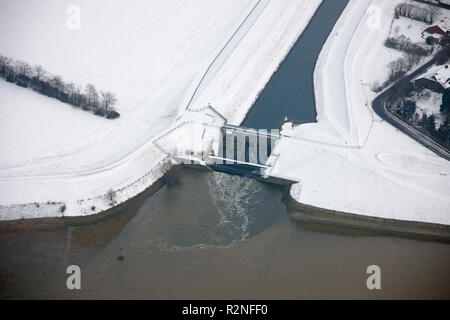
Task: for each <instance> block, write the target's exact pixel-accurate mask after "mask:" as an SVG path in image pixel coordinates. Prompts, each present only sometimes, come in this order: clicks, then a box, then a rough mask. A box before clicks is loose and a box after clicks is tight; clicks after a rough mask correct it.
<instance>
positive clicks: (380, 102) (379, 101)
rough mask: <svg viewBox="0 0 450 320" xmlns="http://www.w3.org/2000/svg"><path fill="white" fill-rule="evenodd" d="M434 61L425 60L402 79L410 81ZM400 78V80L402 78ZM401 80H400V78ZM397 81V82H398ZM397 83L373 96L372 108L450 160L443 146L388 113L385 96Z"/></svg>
mask: <svg viewBox="0 0 450 320" xmlns="http://www.w3.org/2000/svg"><path fill="white" fill-rule="evenodd" d="M434 63H435V59H432V60H431V61H430V62H427V63H426V64H424V65H423V66H421V67H420V68H418V69H417V70H415V71H414V72H413V73H411V74H410V75H409V76H406V77H404V78H403V79H407V80H408V81H411V80H412V79H413V78H414V77H416V76H417V75H419V74H421V73H423V72H424V71H425V70H426V69H428V68H429V67H430V66H431V65H433V64H434ZM403 79H402V80H403ZM400 81H401V80H400ZM400 81H399V82H400ZM399 82H397V84H398V83H399ZM397 84H395V85H394V86H392V87H391V88H389V89H387V90H386V91H384V92H383V93H382V94H380V95H379V96H378V97H376V98H375V100H373V101H372V108H373V110H374V111H375V113H376V114H377V115H378V116H379V117H380V118H382V119H383V120H385V121H387V122H389V123H390V124H391V125H393V126H394V127H396V128H397V129H399V130H401V131H402V132H404V133H406V134H407V135H408V136H410V137H411V138H413V139H414V140H416V141H418V142H419V143H421V144H422V145H424V146H425V147H427V148H428V149H430V150H431V151H433V152H434V153H436V154H437V155H439V156H441V157H443V158H444V159H446V160H448V161H450V152H449V151H448V150H446V149H445V148H444V147H442V146H441V145H439V144H438V143H436V142H435V141H433V140H432V139H430V138H429V137H427V136H426V135H424V134H423V133H421V132H419V131H417V130H416V129H415V128H413V127H411V126H409V125H408V124H407V123H405V122H403V121H401V120H399V119H398V118H396V117H395V116H393V115H392V114H390V113H389V112H388V111H387V109H386V103H385V101H386V98H387V97H388V96H389V94H390V93H391V92H392V90H393V89H395V88H396V86H397Z"/></svg>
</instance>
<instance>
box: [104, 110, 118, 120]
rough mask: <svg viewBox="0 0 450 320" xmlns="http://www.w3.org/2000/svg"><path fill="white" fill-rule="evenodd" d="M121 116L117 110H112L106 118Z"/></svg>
mask: <svg viewBox="0 0 450 320" xmlns="http://www.w3.org/2000/svg"><path fill="white" fill-rule="evenodd" d="M119 117H120V113H118V112H117V111H110V112H108V115H107V116H106V118H108V119H116V118H119Z"/></svg>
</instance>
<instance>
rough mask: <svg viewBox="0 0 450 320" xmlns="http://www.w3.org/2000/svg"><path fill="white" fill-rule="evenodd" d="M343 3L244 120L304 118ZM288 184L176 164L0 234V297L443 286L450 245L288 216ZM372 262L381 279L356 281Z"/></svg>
mask: <svg viewBox="0 0 450 320" xmlns="http://www.w3.org/2000/svg"><path fill="white" fill-rule="evenodd" d="M346 3H347V0H328V1H324V3H323V4H322V5H321V7H320V9H319V10H318V11H317V13H316V15H315V16H314V18H313V19H312V21H311V23H310V25H309V26H308V28H307V30H306V31H305V33H304V34H303V35H302V36H301V37H300V39H299V40H298V42H297V44H296V45H295V46H294V48H293V49H292V51H291V53H290V54H289V55H288V57H287V58H286V60H285V61H284V62H283V64H282V65H281V66H280V69H279V70H278V72H277V73H276V74H275V75H274V76H273V77H272V79H271V81H270V83H269V84H268V86H267V87H266V89H265V90H264V92H263V93H262V94H261V96H260V98H259V99H258V101H257V102H256V104H255V106H254V108H253V109H252V111H251V112H250V114H249V115H248V117H247V119H246V120H245V123H244V124H243V125H245V126H249V127H256V128H278V127H279V125H280V122H281V120H282V118H283V117H284V115H289V116H290V117H291V118H292V119H294V120H295V121H303V122H312V121H314V119H315V111H314V93H313V83H312V72H313V70H314V64H315V61H316V59H317V56H318V54H319V52H320V49H321V47H322V45H323V43H324V42H325V40H326V38H327V35H328V34H329V33H330V31H331V29H332V27H333V25H334V23H335V21H336V20H337V18H338V17H339V15H340V13H341V12H342V10H343V9H344V7H345V5H346ZM274 106H276V107H274ZM286 192H287V191H286V189H284V188H282V187H279V186H275V185H269V184H264V183H261V182H258V181H256V180H253V179H249V178H245V177H239V176H232V175H227V174H223V173H219V172H203V171H197V170H191V169H185V170H184V173H183V177H182V178H181V180H180V184H178V185H173V186H165V187H163V188H162V189H160V190H159V191H158V192H156V193H155V194H154V195H152V196H150V197H149V198H147V199H144V200H140V199H135V200H132V201H131V204H130V205H129V208H128V209H127V210H125V212H124V213H122V214H119V215H116V216H114V217H111V218H110V219H107V220H105V221H103V222H101V223H96V224H92V225H85V226H71V227H66V228H60V229H57V230H53V231H28V232H26V231H23V232H18V233H17V232H16V233H3V234H0V298H57V299H60V298H85V299H90V298H106V299H108V298H149V299H298V298H450V286H449V283H450V276H449V274H448V270H450V246H449V245H447V244H442V243H435V242H427V241H417V240H410V239H404V238H399V237H393V236H385V235H383V234H382V233H379V234H377V233H374V232H371V233H368V232H364V230H358V231H356V230H352V229H346V228H340V227H329V226H327V225H315V226H312V225H305V224H303V223H298V222H296V221H295V220H294V219H292V218H291V217H292V213H293V212H292V211H291V210H292V209H288V208H287V206H286V204H285V201H284V197H285V196H286ZM324 196H326V195H324ZM72 264H75V265H78V266H80V268H81V273H82V280H81V286H82V289H81V290H68V289H67V288H66V279H67V276H68V275H67V274H66V268H67V266H68V265H72ZM373 264H375V265H378V266H380V268H381V271H382V282H381V285H382V290H378V291H377V290H375V291H371V290H368V289H367V287H366V279H367V277H368V275H367V274H366V268H367V267H368V266H369V265H373Z"/></svg>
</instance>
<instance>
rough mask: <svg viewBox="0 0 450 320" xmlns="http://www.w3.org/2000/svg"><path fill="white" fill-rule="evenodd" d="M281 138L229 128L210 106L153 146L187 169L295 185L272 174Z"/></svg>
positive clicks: (188, 115)
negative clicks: (277, 145) (276, 150)
mask: <svg viewBox="0 0 450 320" xmlns="http://www.w3.org/2000/svg"><path fill="white" fill-rule="evenodd" d="M281 138H282V135H281V134H280V132H279V130H278V129H253V128H247V127H241V126H236V125H231V124H228V123H227V119H226V118H225V117H223V116H222V115H221V114H220V113H219V112H218V111H217V110H216V109H214V108H213V107H212V106H210V105H208V106H207V107H205V108H201V109H198V110H195V111H194V110H187V111H185V112H183V113H182V114H181V115H180V116H178V117H177V118H176V120H175V122H174V123H173V125H172V126H171V127H170V128H169V129H168V130H167V131H166V132H163V133H162V134H161V135H160V136H159V137H158V138H156V139H155V140H154V141H153V143H154V144H155V145H156V146H157V147H158V148H159V149H160V150H161V151H162V152H164V153H166V154H167V155H168V156H170V157H171V158H172V159H174V160H175V162H176V163H182V164H183V165H184V166H187V167H194V168H198V169H205V170H214V171H219V172H224V173H229V174H236V175H241V176H246V177H251V178H258V179H260V180H261V179H262V180H264V179H266V180H268V179H272V180H277V181H278V182H275V183H279V184H292V183H295V181H292V180H290V179H289V178H281V177H272V174H271V171H272V170H271V169H272V165H274V164H276V163H277V160H278V156H279V155H278V154H276V152H274V150H275V149H276V148H275V147H276V144H277V142H278V141H279V140H280V139H281ZM271 182H272V181H271Z"/></svg>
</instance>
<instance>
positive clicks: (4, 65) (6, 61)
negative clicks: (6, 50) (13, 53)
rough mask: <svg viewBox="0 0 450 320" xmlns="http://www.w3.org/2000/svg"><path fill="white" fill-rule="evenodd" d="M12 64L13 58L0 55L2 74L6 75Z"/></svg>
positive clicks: (0, 73)
mask: <svg viewBox="0 0 450 320" xmlns="http://www.w3.org/2000/svg"><path fill="white" fill-rule="evenodd" d="M11 66H12V60H11V59H10V58H8V57H5V56H2V55H0V76H2V77H6V76H7V70H8V68H10V67H11Z"/></svg>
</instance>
